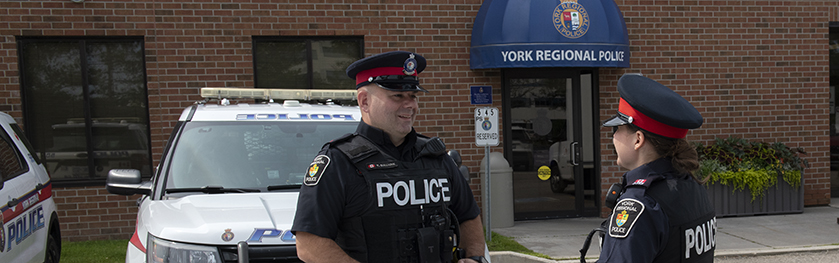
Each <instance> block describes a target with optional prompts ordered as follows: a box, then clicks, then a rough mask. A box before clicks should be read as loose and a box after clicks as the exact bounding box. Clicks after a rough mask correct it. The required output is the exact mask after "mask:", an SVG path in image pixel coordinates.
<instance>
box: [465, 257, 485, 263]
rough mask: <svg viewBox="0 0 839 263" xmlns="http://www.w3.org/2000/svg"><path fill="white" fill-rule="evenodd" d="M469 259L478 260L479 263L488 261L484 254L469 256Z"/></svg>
mask: <svg viewBox="0 0 839 263" xmlns="http://www.w3.org/2000/svg"><path fill="white" fill-rule="evenodd" d="M469 259H471V260H474V261H477V262H478V263H488V262H487V260H486V258H484V256H474V257H469Z"/></svg>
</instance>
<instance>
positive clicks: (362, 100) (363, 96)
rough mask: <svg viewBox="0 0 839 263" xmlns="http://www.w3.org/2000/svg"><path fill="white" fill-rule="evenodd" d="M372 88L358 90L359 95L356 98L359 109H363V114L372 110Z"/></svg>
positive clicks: (366, 87) (365, 87)
mask: <svg viewBox="0 0 839 263" xmlns="http://www.w3.org/2000/svg"><path fill="white" fill-rule="evenodd" d="M370 95H371V93H370V87H368V86H364V87H360V88H358V94H357V95H356V98H357V100H358V107H359V108H360V109H361V112H368V111H369V109H370Z"/></svg>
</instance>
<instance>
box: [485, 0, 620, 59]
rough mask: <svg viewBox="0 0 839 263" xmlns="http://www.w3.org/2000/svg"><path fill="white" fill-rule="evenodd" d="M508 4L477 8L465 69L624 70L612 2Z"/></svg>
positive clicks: (508, 1) (617, 11) (617, 16)
mask: <svg viewBox="0 0 839 263" xmlns="http://www.w3.org/2000/svg"><path fill="white" fill-rule="evenodd" d="M513 1H515V0H493V1H491V2H492V4H491V5H487V4H486V3H487V2H490V1H485V2H484V5H481V10H480V11H478V15H477V16H476V17H475V24H474V26H473V28H472V48H471V50H470V55H469V59H470V61H469V66H470V68H472V69H486V68H535V67H629V56H630V52H629V36H628V34H627V32H626V23H625V22H624V20H623V15H622V14H621V12H620V9H618V8H617V5H616V4H615V3H614V1H612V0H560V1H520V2H522V3H519V2H516V3H513ZM499 2H500V3H499ZM513 5H516V6H517V7H516V8H505V7H508V6H513ZM518 5H524V6H522V7H518ZM511 17H513V18H517V19H510V18H511Z"/></svg>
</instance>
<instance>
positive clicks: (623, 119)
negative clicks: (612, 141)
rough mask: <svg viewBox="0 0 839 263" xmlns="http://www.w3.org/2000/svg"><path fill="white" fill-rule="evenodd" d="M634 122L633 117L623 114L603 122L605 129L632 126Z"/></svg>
mask: <svg viewBox="0 0 839 263" xmlns="http://www.w3.org/2000/svg"><path fill="white" fill-rule="evenodd" d="M632 121H633V119H632V117H630V116H626V115H625V114H623V113H620V112H618V114H617V115H615V116H614V117H612V118H610V119H608V120H606V121H604V122H603V127H615V126H621V125H627V124H631V123H632Z"/></svg>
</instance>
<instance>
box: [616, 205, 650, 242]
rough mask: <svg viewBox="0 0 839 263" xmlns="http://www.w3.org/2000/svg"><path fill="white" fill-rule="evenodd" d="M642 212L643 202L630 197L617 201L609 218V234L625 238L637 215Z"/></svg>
mask: <svg viewBox="0 0 839 263" xmlns="http://www.w3.org/2000/svg"><path fill="white" fill-rule="evenodd" d="M642 213H644V204H643V203H641V202H640V201H638V200H635V199H632V198H626V199H623V200H620V201H618V204H617V205H616V206H615V209H614V210H613V211H612V216H611V218H609V236H611V237H614V238H625V237H627V236H629V231H630V230H632V226H633V225H635V222H636V221H637V219H638V217H639V216H641V214H642Z"/></svg>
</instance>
